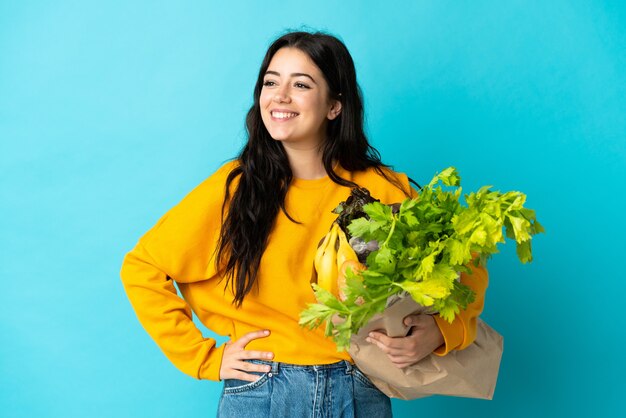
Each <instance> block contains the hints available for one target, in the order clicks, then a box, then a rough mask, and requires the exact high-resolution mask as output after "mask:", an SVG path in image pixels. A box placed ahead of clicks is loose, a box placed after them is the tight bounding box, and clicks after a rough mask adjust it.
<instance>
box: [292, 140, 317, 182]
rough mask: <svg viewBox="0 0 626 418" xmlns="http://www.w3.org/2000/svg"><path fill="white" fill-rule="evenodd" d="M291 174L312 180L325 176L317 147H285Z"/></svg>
mask: <svg viewBox="0 0 626 418" xmlns="http://www.w3.org/2000/svg"><path fill="white" fill-rule="evenodd" d="M285 151H286V152H287V157H288V158H289V165H290V166H291V172H292V173H293V176H294V177H295V178H298V179H303V180H314V179H319V178H322V177H326V175H327V173H326V169H325V168H324V163H323V162H322V155H321V153H320V149H319V148H315V149H289V148H287V147H285Z"/></svg>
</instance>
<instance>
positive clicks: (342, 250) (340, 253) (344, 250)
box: [337, 228, 359, 269]
mask: <svg viewBox="0 0 626 418" xmlns="http://www.w3.org/2000/svg"><path fill="white" fill-rule="evenodd" d="M338 229H339V231H338V238H339V249H338V250H337V268H338V269H340V268H341V266H342V265H343V263H345V262H346V261H348V260H353V261H359V257H358V256H357V255H356V252H355V251H354V250H353V249H352V247H351V246H350V243H349V242H348V237H346V234H345V232H343V230H342V229H341V228H338Z"/></svg>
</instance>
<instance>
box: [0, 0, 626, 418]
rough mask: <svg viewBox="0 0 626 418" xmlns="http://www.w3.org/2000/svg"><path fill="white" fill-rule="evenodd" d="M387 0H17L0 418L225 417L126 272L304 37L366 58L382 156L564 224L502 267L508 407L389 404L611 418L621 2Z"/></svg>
mask: <svg viewBox="0 0 626 418" xmlns="http://www.w3.org/2000/svg"><path fill="white" fill-rule="evenodd" d="M384 3H385V2H374V1H371V2H362V1H361V2H358V1H345V0H344V1H341V2H339V1H317V2H314V3H313V2H301V1H298V2H290V1H282V2H280V3H268V2H252V1H249V2H225V1H219V2H217V1H215V2H208V1H176V2H174V1H171V2H165V1H134V2H133V1H108V2H101V1H50V2H45V1H41V2H35V1H13V2H11V1H6V0H3V1H1V2H0V164H1V166H0V167H1V172H0V190H1V195H2V196H1V199H2V201H1V206H0V213H1V216H0V231H1V235H0V236H1V242H0V277H2V291H1V292H0V318H1V322H0V338H1V339H2V343H1V344H0V411H1V412H0V415H2V416H3V417H35V416H36V417H39V416H41V417H86V416H89V417H173V416H181V417H182V416H184V417H206V416H214V414H215V410H216V405H217V399H218V397H219V392H220V388H221V384H219V383H215V382H207V381H201V382H200V381H196V380H194V379H193V378H190V377H188V376H186V375H184V374H182V373H181V372H179V371H178V370H177V369H176V368H175V367H174V366H173V365H171V364H170V363H169V362H168V361H167V359H166V358H165V357H164V356H163V355H162V353H161V352H160V351H159V349H158V347H157V346H156V345H155V344H154V343H153V341H152V340H150V338H149V337H148V335H147V334H146V333H145V332H144V331H143V329H142V328H141V326H140V325H139V322H138V321H137V320H136V318H135V316H134V313H133V311H132V308H131V306H130V304H129V303H128V300H127V299H126V296H125V293H124V291H123V289H122V285H121V282H120V280H119V269H120V265H121V262H122V258H123V256H124V254H125V253H126V252H127V251H128V250H130V249H131V248H132V247H133V245H134V244H135V242H136V241H137V239H138V238H139V236H141V235H142V234H143V233H144V232H145V231H146V230H147V229H148V228H149V227H150V226H152V225H153V224H154V223H155V222H156V220H157V219H158V218H159V217H160V216H161V215H162V214H163V213H164V212H165V211H166V210H168V209H169V208H170V207H171V206H173V205H174V204H175V203H176V202H178V201H179V200H180V199H181V198H182V197H183V196H184V195H185V194H186V193H187V192H189V191H190V190H191V189H192V188H193V187H194V186H195V185H197V184H198V183H199V182H200V181H202V180H203V179H204V178H205V177H207V176H208V175H209V174H211V173H212V172H213V171H214V170H215V169H216V168H217V167H218V166H219V165H220V164H221V163H222V161H224V160H225V159H227V158H229V157H231V156H234V155H235V154H236V153H237V151H238V150H239V149H240V147H241V146H242V144H243V140H244V132H245V131H244V124H243V123H244V116H245V113H246V111H247V110H248V108H249V106H250V104H251V100H252V90H253V87H254V81H255V77H256V75H257V71H258V67H259V65H260V63H261V59H262V57H263V55H264V53H265V50H266V48H267V46H268V45H269V43H270V41H271V40H273V39H274V38H275V37H277V36H279V35H280V34H281V33H282V32H283V30H284V29H287V28H293V29H299V28H307V27H309V28H314V29H323V30H328V31H330V32H331V33H333V34H335V35H338V36H340V37H341V38H342V39H343V40H344V42H345V43H346V45H347V46H348V48H349V49H350V51H351V52H352V54H353V57H354V60H355V62H356V66H357V74H358V78H359V82H360V84H361V86H362V88H363V91H364V96H365V105H366V112H367V120H366V122H367V132H368V134H369V137H370V139H371V141H372V143H373V144H374V145H375V146H376V147H377V148H378V149H379V150H380V151H381V153H382V155H383V158H384V161H386V162H387V163H390V164H392V165H394V167H395V168H396V169H397V170H399V171H404V172H406V173H408V174H409V175H410V176H411V177H413V178H414V179H415V180H417V181H418V182H422V183H424V182H427V181H428V180H429V179H430V178H431V176H432V175H433V174H434V173H435V171H438V170H441V169H442V168H444V167H447V166H449V165H454V166H456V167H457V168H458V169H459V171H460V173H461V175H462V177H463V185H464V188H465V189H466V190H472V189H476V188H477V187H479V186H482V185H485V184H492V185H494V186H495V187H496V188H497V189H500V190H512V189H518V190H521V191H523V192H525V193H527V194H528V196H529V198H528V201H527V205H528V206H529V207H531V208H534V209H536V210H537V213H538V217H539V219H540V221H541V222H542V223H543V224H544V225H545V227H546V229H547V234H545V235H541V236H539V237H537V238H536V240H535V241H534V253H535V261H534V262H533V263H532V264H530V265H521V264H520V263H518V261H517V259H516V257H515V253H514V247H513V245H512V244H508V245H506V246H504V247H503V251H502V254H499V255H498V256H496V257H494V259H493V260H492V262H491V264H490V273H491V281H490V287H489V289H488V293H487V304H486V308H485V312H484V315H483V317H484V319H486V320H487V321H488V322H489V323H490V324H491V325H492V326H493V327H494V328H496V329H497V330H498V331H499V332H500V333H502V334H503V335H504V337H505V353H504V357H503V360H502V365H501V369H500V377H499V380H498V386H497V388H496V393H495V398H494V400H493V401H481V400H469V399H458V398H446V397H433V398H428V399H422V400H416V401H411V402H405V401H394V404H393V407H394V413H395V416H397V417H412V416H433V417H440V416H441V417H443V416H455V415H456V416H463V417H485V416H487V417H501V416H505V415H506V416H510V417H527V416H529V415H530V416H534V417H555V416H559V417H560V416H568V417H569V416H592V415H593V416H595V417H601V416H602V417H608V416H614V415H616V411H618V410H619V409H618V408H619V406H620V404H621V402H619V401H620V399H619V398H618V396H621V397H623V395H622V393H623V391H624V389H626V387H625V385H624V383H623V382H624V375H625V373H624V372H625V368H626V366H625V364H626V362H625V361H624V360H623V355H622V349H623V347H624V343H625V333H624V331H623V329H624V328H623V325H619V324H620V323H621V322H620V321H619V320H620V318H621V316H622V314H623V298H622V297H621V296H622V295H623V294H624V292H625V291H626V286H625V285H624V278H623V276H624V273H623V268H622V267H621V266H622V262H623V254H624V250H625V246H624V243H623V239H624V235H625V234H624V233H625V232H626V231H625V228H624V221H623V205H624V197H623V193H624V180H626V175H625V174H626V173H625V167H626V164H625V163H626V150H625V148H626V147H625V144H626V99H625V97H626V6H625V5H624V3H623V2H602V1H556V0H555V1H508V2H502V1H495V0H494V1H487V0H484V1H480V0H479V1H459V2H452V1H434V0H433V1H398V2H388V3H387V4H384ZM303 25H304V26H303ZM620 257H622V258H620ZM620 329H621V330H622V331H620ZM206 332H207V335H208V331H206Z"/></svg>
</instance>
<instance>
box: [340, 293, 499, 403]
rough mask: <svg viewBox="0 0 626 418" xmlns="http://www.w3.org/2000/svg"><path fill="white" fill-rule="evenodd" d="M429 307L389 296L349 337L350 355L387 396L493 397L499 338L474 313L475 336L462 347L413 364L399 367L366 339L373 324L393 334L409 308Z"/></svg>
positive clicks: (415, 310) (399, 330) (403, 332)
mask: <svg viewBox="0 0 626 418" xmlns="http://www.w3.org/2000/svg"><path fill="white" fill-rule="evenodd" d="M418 312H423V313H428V311H427V309H425V308H424V307H423V306H421V305H419V304H417V303H416V302H415V301H414V300H413V299H412V298H411V297H404V298H397V299H396V300H395V301H392V302H390V304H389V306H388V307H387V308H386V309H385V311H384V312H383V313H382V314H377V315H376V316H374V317H373V318H372V320H371V321H370V322H369V323H368V324H367V325H365V326H364V327H363V328H362V329H361V330H360V331H359V333H358V334H357V335H354V336H352V339H351V340H350V351H349V352H350V355H351V356H352V358H353V360H354V362H355V364H356V365H357V367H358V368H359V369H361V371H363V373H365V374H366V375H367V377H369V378H370V380H371V381H372V383H374V385H376V387H378V389H380V390H381V391H382V392H383V393H385V394H386V395H387V396H389V397H391V398H399V399H416V398H423V397H426V396H431V395H446V396H461V397H466V398H480V399H492V398H493V392H494V390H495V386H496V381H497V378H498V369H499V367H500V359H501V358H502V348H503V338H502V336H501V335H500V334H498V333H497V332H496V331H495V330H494V329H493V328H491V327H490V326H489V325H487V324H486V323H485V322H483V321H482V320H481V319H478V324H477V327H478V328H477V331H476V340H475V341H474V342H473V343H472V344H471V345H469V346H468V347H467V348H465V349H463V350H460V351H456V350H454V351H451V352H449V353H448V354H446V355H445V356H437V355H435V354H430V355H429V356H427V357H425V358H424V359H422V360H421V361H419V362H418V363H416V364H414V365H413V366H409V367H406V368H404V369H398V368H397V367H395V366H394V365H393V363H391V361H390V360H389V358H388V357H387V355H386V354H385V353H383V352H382V351H381V350H380V349H379V348H378V347H377V346H376V345H373V344H370V343H368V342H366V341H365V338H366V337H367V334H368V333H369V332H370V331H373V330H385V331H386V333H387V335H389V336H392V337H398V336H404V335H406V334H407V332H408V330H409V329H408V327H405V326H404V324H403V322H402V321H403V319H404V317H406V316H407V315H410V314H413V313H418Z"/></svg>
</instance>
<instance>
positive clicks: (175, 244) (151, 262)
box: [121, 161, 487, 380]
mask: <svg viewBox="0 0 626 418" xmlns="http://www.w3.org/2000/svg"><path fill="white" fill-rule="evenodd" d="M236 164H237V162H236V161H231V162H228V163H226V164H224V165H223V166H222V167H220V168H219V169H218V170H217V171H216V172H215V173H214V174H213V175H211V176H210V177H208V178H207V179H206V180H204V181H203V182H202V183H201V184H200V185H198V186H197V187H196V188H195V189H194V190H192V191H191V192H190V193H189V194H188V195H187V196H185V197H184V198H183V200H182V201H180V202H179V203H178V204H177V205H176V206H174V207H173V208H172V209H170V210H169V211H168V212H167V213H166V214H165V215H164V216H163V217H162V218H161V219H160V220H159V221H158V222H157V223H156V224H155V225H154V226H153V227H152V228H151V229H150V230H149V231H148V232H147V233H146V234H145V235H143V236H142V237H141V238H140V239H139V242H138V243H137V245H136V246H135V248H133V249H132V250H131V251H130V252H129V253H128V254H126V257H125V258H124V262H123V265H122V270H121V277H122V282H123V285H124V288H125V290H126V293H127V295H128V298H129V300H130V302H131V304H132V306H133V308H134V309H135V313H136V314H137V317H138V318H139V321H140V322H141V324H142V325H143V327H144V328H145V329H146V331H147V332H148V334H149V335H150V336H151V337H152V338H153V339H154V340H155V342H156V343H157V344H158V346H159V347H160V348H161V350H162V351H163V352H164V353H165V355H166V356H167V357H168V358H169V360H170V361H171V362H172V363H173V364H174V365H175V366H176V367H178V368H179V369H180V370H181V371H182V372H184V373H186V374H188V375H190V376H193V377H195V378H197V379H209V380H219V370H220V366H221V359H222V353H223V349H224V346H223V345H222V346H220V347H216V344H215V340H214V339H211V338H205V337H204V336H203V335H202V333H201V332H200V330H199V329H198V328H197V327H196V325H195V324H194V323H193V322H192V311H193V312H194V313H195V314H196V315H197V317H198V319H199V320H200V321H201V322H202V323H203V324H204V325H205V326H206V327H207V328H209V329H211V330H212V331H214V332H215V333H217V334H219V335H225V336H229V337H230V338H231V340H233V341H234V340H237V339H239V338H240V337H241V336H242V335H243V334H245V333H247V332H250V331H256V330H260V329H269V330H270V331H271V335H270V336H269V337H266V338H261V339H256V340H253V341H252V342H250V344H248V346H247V347H246V349H248V350H262V351H271V352H273V353H274V360H275V361H279V362H285V363H293V364H303V365H310V364H328V363H334V362H337V361H340V360H348V361H351V358H350V356H349V354H348V353H347V352H337V349H336V346H335V344H334V342H333V341H332V339H330V338H326V337H325V336H324V332H323V327H320V329H317V330H308V329H304V328H302V327H300V326H299V325H298V319H299V314H300V312H301V311H302V310H303V309H304V308H305V307H306V304H307V303H313V302H315V297H314V294H313V292H312V290H311V286H310V282H309V281H310V278H311V275H312V273H313V258H314V254H315V250H316V248H317V244H318V242H319V240H320V238H322V237H323V236H324V235H325V234H326V232H327V231H328V228H329V227H330V225H331V223H332V222H333V221H334V220H335V218H336V217H337V215H336V214H335V213H332V210H333V209H334V208H335V207H336V206H337V204H338V203H339V202H341V201H343V200H345V199H346V198H347V197H348V196H349V193H350V190H349V188H346V187H344V186H340V185H338V184H336V183H334V182H332V181H331V180H330V179H329V178H328V177H325V178H321V179H315V180H303V179H295V180H294V181H293V183H292V185H291V187H290V188H289V191H288V193H287V196H286V199H285V205H286V208H287V211H288V213H289V214H290V215H291V216H292V217H293V218H294V219H296V220H298V221H300V222H301V224H295V223H293V222H291V221H290V220H289V219H288V218H287V217H286V216H285V214H284V213H282V211H280V212H279V213H278V215H277V218H276V223H275V225H274V228H273V230H272V232H271V234H270V237H269V242H268V245H267V248H266V250H265V252H264V254H263V256H262V258H261V265H260V268H259V272H258V277H257V283H258V286H255V288H253V290H252V291H251V292H250V293H249V294H248V295H247V296H246V298H245V299H244V302H243V305H242V307H241V308H239V309H237V308H235V306H234V305H233V304H232V299H233V298H232V293H231V291H230V288H229V287H226V285H225V280H222V277H221V276H220V274H219V273H218V272H217V271H216V269H215V262H214V255H215V254H214V250H215V248H216V245H217V240H218V238H219V231H220V225H221V207H222V202H223V200H224V185H225V180H226V176H227V175H228V173H229V172H230V171H231V170H232V168H234V167H235V166H236ZM336 171H337V174H338V175H339V176H341V177H343V178H345V179H348V180H352V181H354V182H356V183H357V184H359V185H360V186H363V187H367V188H368V189H369V190H370V192H371V194H372V196H374V197H376V198H378V199H380V200H381V202H383V203H394V202H400V201H402V200H403V199H405V198H406V195H405V194H404V193H403V192H402V191H401V190H400V189H398V188H397V187H395V186H394V185H392V184H390V183H389V182H388V181H387V180H385V179H384V178H383V177H382V176H380V175H379V174H377V173H376V172H375V171H374V170H373V169H370V170H367V171H363V172H348V171H346V170H344V169H343V168H342V167H341V166H338V167H337V170H336ZM388 172H389V173H390V174H391V175H395V176H396V177H397V178H398V179H399V180H400V182H401V184H402V185H404V188H405V190H407V191H409V192H410V193H412V194H413V195H414V193H415V191H414V190H412V189H411V188H410V185H409V183H408V179H407V177H406V175H404V174H402V173H394V172H392V171H390V170H389V171H388ZM236 184H237V182H236V181H235V182H233V184H231V191H234V187H235V186H236ZM475 270H476V271H475V273H474V274H473V275H472V276H467V277H465V276H466V275H462V277H461V280H462V281H463V282H465V283H467V284H468V285H470V286H472V288H473V289H474V290H475V291H476V292H477V298H476V301H475V302H474V303H473V304H472V306H470V307H468V309H467V310H466V311H464V312H462V313H461V314H460V315H458V316H457V318H456V319H455V321H454V322H453V323H452V324H448V323H447V322H446V321H444V320H442V319H441V318H437V317H436V321H437V324H438V325H439V327H440V329H441V331H442V334H443V335H444V340H445V344H444V345H443V346H441V347H440V348H439V349H438V350H437V351H436V354H439V355H444V354H445V353H447V352H448V351H450V350H453V349H459V348H464V347H465V346H467V345H469V344H470V343H471V342H472V341H473V340H474V337H475V332H476V317H477V316H478V315H479V314H480V312H481V311H482V306H483V300H484V293H485V288H486V285H487V274H486V271H485V270H484V269H482V268H479V269H475ZM174 282H176V284H177V286H178V289H179V290H180V293H181V296H182V298H181V296H179V294H178V293H177V290H176V287H175V286H174Z"/></svg>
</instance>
